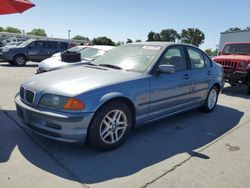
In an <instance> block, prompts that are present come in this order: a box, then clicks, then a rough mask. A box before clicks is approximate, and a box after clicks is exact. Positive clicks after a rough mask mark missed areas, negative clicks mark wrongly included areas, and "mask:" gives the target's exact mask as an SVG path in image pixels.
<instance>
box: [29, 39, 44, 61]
mask: <svg viewBox="0 0 250 188" xmlns="http://www.w3.org/2000/svg"><path fill="white" fill-rule="evenodd" d="M45 45H46V44H45V41H34V42H32V43H31V44H30V45H29V46H28V57H29V60H31V61H42V60H44V59H46V58H47V57H48V55H47V53H48V52H47V50H46V47H45Z"/></svg>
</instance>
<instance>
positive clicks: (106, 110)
mask: <svg viewBox="0 0 250 188" xmlns="http://www.w3.org/2000/svg"><path fill="white" fill-rule="evenodd" d="M132 122H133V119H132V113H131V110H130V109H129V107H128V106H127V105H126V104H125V103H123V102H120V101H114V102H111V103H108V104H106V105H104V106H103V107H101V109H100V110H98V111H97V112H96V114H95V116H94V118H93V120H92V122H91V125H90V127H89V131H88V143H89V145H90V146H92V147H93V148H96V149H101V150H112V149H115V148H117V147H118V146H120V145H121V144H122V143H123V142H124V141H125V139H126V137H127V136H128V134H129V133H130V131H131V127H132Z"/></svg>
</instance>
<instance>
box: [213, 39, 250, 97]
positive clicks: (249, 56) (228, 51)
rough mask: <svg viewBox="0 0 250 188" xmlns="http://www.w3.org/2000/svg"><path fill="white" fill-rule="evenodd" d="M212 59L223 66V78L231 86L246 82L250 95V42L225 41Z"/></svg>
mask: <svg viewBox="0 0 250 188" xmlns="http://www.w3.org/2000/svg"><path fill="white" fill-rule="evenodd" d="M213 60H214V61H215V62H217V63H219V64H221V65H222V66H223V69H224V73H225V80H226V81H227V82H228V83H229V84H230V85H231V86H235V85H237V84H246V85H248V89H247V94H248V95H250V42H232V43H225V46H224V48H223V50H222V51H221V52H220V53H219V56H217V57H214V58H213Z"/></svg>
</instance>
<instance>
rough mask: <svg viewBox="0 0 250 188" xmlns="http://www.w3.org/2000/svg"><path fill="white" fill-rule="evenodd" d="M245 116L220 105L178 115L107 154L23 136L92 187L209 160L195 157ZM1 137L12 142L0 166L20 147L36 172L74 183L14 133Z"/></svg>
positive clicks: (138, 133)
mask: <svg viewBox="0 0 250 188" xmlns="http://www.w3.org/2000/svg"><path fill="white" fill-rule="evenodd" d="M5 113H7V114H8V115H9V116H11V117H15V116H16V112H15V111H6V112H5ZM243 115H244V113H243V112H241V111H238V110H236V109H233V108H229V107H226V106H221V105H218V106H217V108H216V109H215V111H214V112H212V113H202V112H197V111H190V112H187V113H183V114H179V115H176V116H173V117H170V118H166V119H163V120H161V121H157V122H154V123H152V124H149V125H147V126H143V127H139V128H136V129H135V130H134V131H133V132H132V134H131V135H130V137H129V138H128V140H127V141H126V142H125V144H123V145H122V146H121V147H119V148H118V149H116V150H113V151H109V152H101V151H97V150H94V149H91V148H89V147H88V146H78V145H71V144H65V143H59V142H54V141H52V140H49V139H45V138H42V137H40V136H38V135H36V134H31V133H30V132H28V134H27V135H26V137H27V136H29V137H31V139H32V140H33V141H35V142H36V143H38V145H39V146H41V147H42V148H43V150H44V151H46V152H48V153H49V155H50V156H51V157H52V158H53V160H55V161H57V162H59V164H60V165H61V166H63V167H64V168H65V169H67V170H68V171H69V172H71V174H73V175H74V176H75V177H76V179H77V180H78V181H80V182H82V183H88V184H93V183H101V182H104V181H108V180H112V179H115V178H120V177H126V176H130V175H133V174H135V173H136V172H138V171H140V170H143V169H145V168H147V167H150V166H152V165H155V164H157V163H160V162H162V161H165V160H168V159H169V158H171V157H173V156H175V155H177V154H180V153H189V154H190V155H192V156H194V157H199V158H201V159H202V160H209V159H210V157H209V156H207V155H205V154H202V153H199V151H197V149H198V148H200V147H202V146H205V145H207V144H209V143H211V142H212V141H214V140H215V139H217V138H218V137H220V136H222V135H223V134H225V133H227V132H228V131H229V130H231V129H232V128H234V127H235V126H236V125H237V124H238V123H239V121H240V119H241V118H242V116H243ZM19 126H21V127H24V124H22V123H20V125H19ZM24 129H25V130H26V128H24ZM26 131H27V130H26ZM0 132H1V131H0ZM19 132H21V131H19ZM2 134H4V135H5V137H8V138H10V141H11V145H10V146H9V147H8V149H6V150H5V152H2V153H1V152H0V155H2V157H1V156H0V163H4V162H7V161H8V159H9V157H10V155H11V152H12V150H13V148H15V147H18V149H19V151H20V152H21V154H22V155H23V157H24V158H25V159H27V160H28V161H29V162H30V163H32V164H33V165H35V166H37V167H38V168H41V169H43V170H44V171H47V172H49V173H52V174H54V175H57V176H60V177H63V178H65V179H70V180H75V179H74V178H72V177H71V176H70V177H69V176H66V175H65V173H62V172H61V171H58V169H55V168H53V167H52V165H50V164H49V163H48V162H46V161H45V160H44V159H43V158H42V157H41V156H39V154H37V152H34V151H33V150H31V149H30V147H29V146H28V144H27V143H26V144H24V143H23V142H22V141H20V140H18V139H17V138H18V136H15V134H18V133H15V132H13V131H12V132H4V131H3V132H2ZM8 134H9V135H8ZM29 142H32V141H31V140H29ZM38 145H37V146H38ZM1 147H4V145H2V146H1V145H0V151H1ZM6 147H7V146H6ZM195 150H196V151H195ZM218 152H219V151H218Z"/></svg>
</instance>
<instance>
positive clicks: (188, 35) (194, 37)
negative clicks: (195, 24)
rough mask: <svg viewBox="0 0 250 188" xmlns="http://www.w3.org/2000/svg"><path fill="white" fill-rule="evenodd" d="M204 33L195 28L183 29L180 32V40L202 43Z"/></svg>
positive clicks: (197, 44)
mask: <svg viewBox="0 0 250 188" xmlns="http://www.w3.org/2000/svg"><path fill="white" fill-rule="evenodd" d="M204 40H205V34H204V33H203V32H202V31H201V30H199V29H197V28H188V29H187V30H185V29H183V30H182V32H181V42H183V43H188V44H193V45H194V46H197V47H198V46H199V45H200V44H202V43H204Z"/></svg>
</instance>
